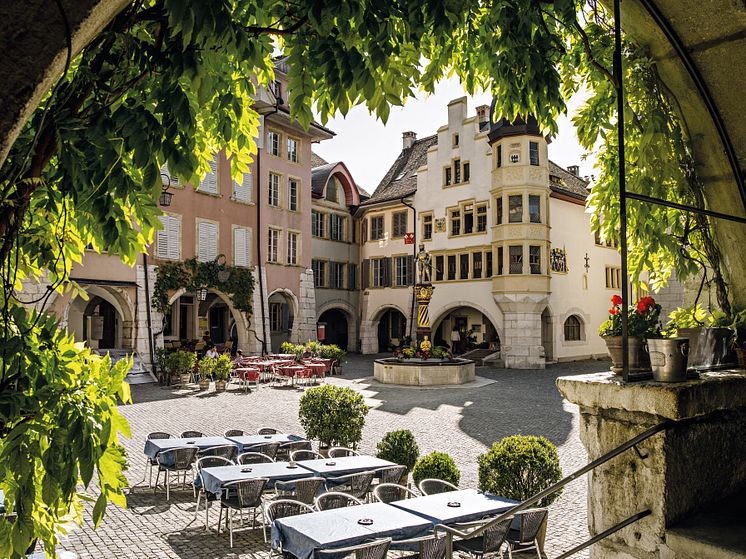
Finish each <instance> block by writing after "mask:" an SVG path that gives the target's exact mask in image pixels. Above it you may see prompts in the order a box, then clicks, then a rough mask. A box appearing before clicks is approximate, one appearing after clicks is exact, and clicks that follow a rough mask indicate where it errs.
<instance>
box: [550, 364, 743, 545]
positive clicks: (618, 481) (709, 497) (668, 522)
mask: <svg viewBox="0 0 746 559" xmlns="http://www.w3.org/2000/svg"><path fill="white" fill-rule="evenodd" d="M701 377H702V378H701V379H700V380H692V381H687V382H683V383H676V384H663V383H656V382H653V381H645V382H637V383H630V384H625V383H624V382H623V381H622V380H621V379H620V377H618V376H616V375H614V374H613V373H598V374H593V375H579V376H573V377H561V378H559V379H558V380H557V385H558V387H559V390H560V392H561V393H562V395H563V396H564V397H565V398H567V399H568V400H569V401H570V402H573V403H575V404H578V405H579V406H580V418H581V422H580V438H581V440H582V441H583V444H584V445H585V447H586V449H587V450H588V457H589V459H590V460H594V459H596V458H598V457H599V456H601V455H603V454H604V453H606V452H609V451H611V450H612V449H614V448H615V447H616V446H618V445H620V444H622V443H624V442H626V441H628V440H629V439H631V438H633V437H635V436H636V435H639V434H640V433H642V432H643V431H645V430H646V429H648V428H650V427H653V426H654V425H657V424H658V423H660V422H661V421H664V420H667V419H668V420H673V421H676V422H678V423H674V424H673V427H671V428H669V429H667V430H666V431H664V432H661V433H658V434H656V435H654V436H652V437H651V438H649V439H647V440H646V441H644V442H643V443H641V444H640V445H638V448H639V450H640V451H641V453H642V455H643V456H645V458H640V457H639V456H638V455H637V453H636V452H635V451H634V450H633V449H630V450H628V451H626V452H624V453H622V454H621V455H619V456H617V457H616V458H614V459H612V460H610V461H609V462H607V463H605V464H604V465H602V466H599V467H598V468H596V469H595V470H593V471H592V472H590V473H589V474H588V476H589V477H588V526H589V529H590V532H591V535H592V536H593V535H595V534H598V533H599V532H601V531H603V530H605V529H608V528H610V527H611V526H613V525H614V524H617V523H618V522H620V521H622V520H624V519H626V518H628V517H630V516H632V515H633V514H635V513H638V512H641V511H643V510H646V509H649V510H650V511H652V514H651V515H650V516H648V517H646V518H643V519H642V520H639V521H638V522H636V523H634V524H632V525H630V526H628V527H626V528H624V529H623V530H621V531H619V532H617V533H616V534H614V535H612V536H610V537H608V538H606V539H605V540H602V541H601V542H599V543H597V544H595V545H594V546H593V547H591V559H597V558H604V559H657V558H661V559H674V558H675V559H685V558H686V559H690V558H691V557H692V555H691V554H690V549H688V547H689V546H688V545H687V544H684V545H682V544H681V542H682V538H681V537H680V536H679V535H677V534H676V533H675V531H673V530H672V527H674V528H675V524H676V523H677V522H678V521H680V520H681V519H682V518H683V517H685V516H687V515H690V514H691V513H693V512H696V511H697V510H699V509H701V508H702V507H705V506H707V505H710V504H712V503H715V502H717V501H719V500H721V499H723V498H724V497H726V496H728V495H730V494H732V493H734V492H735V491H736V490H738V489H739V487H740V488H742V487H743V485H744V483H746V461H745V460H744V458H745V457H746V437H744V433H746V373H744V372H718V373H703V374H702V375H701ZM694 539H699V538H698V537H696V536H695V537H694ZM694 556H697V554H696V553H695V554H694ZM701 556H702V555H700V557H701Z"/></svg>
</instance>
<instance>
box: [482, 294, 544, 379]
mask: <svg viewBox="0 0 746 559" xmlns="http://www.w3.org/2000/svg"><path fill="white" fill-rule="evenodd" d="M494 297H495V301H496V302H497V305H498V306H499V307H500V310H501V311H502V312H503V332H504V337H503V339H501V340H500V351H501V354H502V358H503V361H504V363H505V368H507V369H543V368H544V366H545V359H544V346H543V345H542V343H543V342H542V339H541V313H542V311H543V310H544V309H545V308H546V306H547V302H548V299H549V298H548V296H547V295H546V294H543V293H498V294H495V296H494Z"/></svg>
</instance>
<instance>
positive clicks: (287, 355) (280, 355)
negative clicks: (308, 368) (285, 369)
mask: <svg viewBox="0 0 746 559" xmlns="http://www.w3.org/2000/svg"><path fill="white" fill-rule="evenodd" d="M272 357H277V358H278V359H295V354H294V353H273V354H272Z"/></svg>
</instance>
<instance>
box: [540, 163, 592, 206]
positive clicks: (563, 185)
mask: <svg viewBox="0 0 746 559" xmlns="http://www.w3.org/2000/svg"><path fill="white" fill-rule="evenodd" d="M549 188H551V189H552V191H553V192H557V193H559V194H564V195H566V196H571V197H573V198H577V199H578V200H585V199H586V198H587V197H588V193H589V191H588V181H586V180H584V179H582V178H580V177H579V176H577V175H575V174H573V173H571V172H570V171H568V170H567V169H564V168H562V167H560V166H559V165H557V164H556V163H555V162H554V161H551V160H550V161H549Z"/></svg>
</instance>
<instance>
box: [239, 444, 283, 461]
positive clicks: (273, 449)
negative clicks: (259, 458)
mask: <svg viewBox="0 0 746 559" xmlns="http://www.w3.org/2000/svg"><path fill="white" fill-rule="evenodd" d="M244 448H246V452H261V453H262V454H266V455H267V456H269V457H270V458H271V459H272V460H274V459H275V458H276V456H277V449H278V448H280V443H260V444H254V445H251V446H247V447H244Z"/></svg>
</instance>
